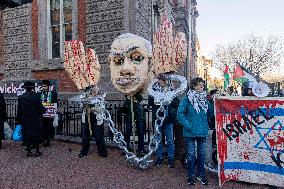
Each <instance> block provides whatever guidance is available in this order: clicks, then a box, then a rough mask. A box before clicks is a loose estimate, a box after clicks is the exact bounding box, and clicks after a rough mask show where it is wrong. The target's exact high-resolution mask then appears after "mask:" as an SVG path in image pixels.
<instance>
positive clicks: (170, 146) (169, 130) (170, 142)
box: [157, 123, 175, 160]
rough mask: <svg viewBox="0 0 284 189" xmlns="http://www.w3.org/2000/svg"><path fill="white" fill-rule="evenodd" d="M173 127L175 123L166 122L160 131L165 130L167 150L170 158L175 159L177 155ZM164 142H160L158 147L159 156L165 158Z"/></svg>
mask: <svg viewBox="0 0 284 189" xmlns="http://www.w3.org/2000/svg"><path fill="white" fill-rule="evenodd" d="M173 127H174V123H165V124H163V125H162V126H161V127H160V129H159V131H160V132H161V133H162V130H164V133H165V136H166V141H167V152H168V160H169V159H171V160H173V159H174V155H175V144H174V133H173ZM163 151H164V150H163V143H162V141H161V142H160V143H159V145H158V148H157V156H158V159H163Z"/></svg>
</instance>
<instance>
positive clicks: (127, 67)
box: [120, 58, 135, 76]
mask: <svg viewBox="0 0 284 189" xmlns="http://www.w3.org/2000/svg"><path fill="white" fill-rule="evenodd" d="M134 74H135V66H134V65H133V63H132V62H131V61H130V60H128V59H127V58H126V59H125V61H124V65H123V68H122V69H121V71H120V75H121V76H133V75H134Z"/></svg>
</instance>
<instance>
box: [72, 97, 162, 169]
mask: <svg viewBox="0 0 284 189" xmlns="http://www.w3.org/2000/svg"><path fill="white" fill-rule="evenodd" d="M70 101H73V102H79V103H80V105H81V106H82V107H86V106H91V109H92V110H93V112H94V113H95V114H96V115H97V116H98V117H101V118H102V119H103V120H105V121H106V122H107V123H108V128H109V129H110V131H111V132H112V133H113V136H114V137H113V141H114V142H115V143H116V144H117V145H118V147H119V148H120V149H121V150H122V151H123V152H124V153H125V156H126V160H127V162H128V163H129V164H130V165H132V166H134V167H136V168H138V169H147V168H148V167H149V165H150V164H151V162H152V160H150V157H151V156H152V154H153V153H154V152H155V151H156V150H157V148H158V145H159V143H160V139H161V133H160V132H159V128H160V127H161V126H162V124H163V122H164V119H165V116H166V114H165V112H166V110H165V107H164V104H163V101H161V103H160V107H159V109H158V111H157V113H156V120H155V131H154V135H153V137H152V138H151V140H150V143H149V146H148V153H147V154H146V155H145V156H144V157H140V158H139V157H137V156H136V155H135V154H134V153H132V152H130V151H129V150H128V149H127V144H126V142H125V140H124V137H123V134H122V133H121V132H119V131H118V130H117V129H116V128H115V125H114V123H113V121H112V118H111V114H110V112H109V111H108V110H107V109H106V108H105V107H106V106H105V104H106V102H105V100H104V96H95V97H91V96H89V95H88V92H85V93H84V94H82V95H78V96H75V97H73V98H71V99H70ZM84 112H85V111H84ZM84 112H83V116H82V117H85V116H84V114H85V113H84Z"/></svg>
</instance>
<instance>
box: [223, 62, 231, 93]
mask: <svg viewBox="0 0 284 189" xmlns="http://www.w3.org/2000/svg"><path fill="white" fill-rule="evenodd" d="M229 84H230V75H229V67H228V66H227V65H226V68H225V70H224V89H226V88H227V87H228V86H229Z"/></svg>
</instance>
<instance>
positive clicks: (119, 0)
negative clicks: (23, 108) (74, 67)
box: [0, 0, 196, 96]
mask: <svg viewBox="0 0 284 189" xmlns="http://www.w3.org/2000/svg"><path fill="white" fill-rule="evenodd" d="M195 6H196V3H195V0H33V1H32V3H26V4H22V5H21V6H17V7H14V8H6V7H4V8H3V7H2V9H3V10H0V80H2V81H11V80H13V81H14V80H27V79H36V80H41V79H56V80H58V83H59V92H63V93H73V92H77V89H76V86H75V85H74V83H73V82H72V81H71V80H70V78H69V77H68V76H67V74H66V73H65V71H64V70H63V58H62V57H63V45H64V41H65V40H73V39H76V40H81V41H82V42H83V43H84V44H85V45H86V47H91V48H94V49H95V50H96V52H97V54H98V56H99V60H100V63H101V65H102V74H101V80H100V82H99V86H100V88H101V89H102V91H115V90H113V87H112V84H111V82H110V71H109V66H108V63H107V56H108V54H109V50H110V45H111V42H112V41H113V40H114V38H115V37H117V36H118V35H120V34H122V33H126V32H130V33H134V34H137V35H140V36H142V37H145V38H146V39H148V40H152V33H153V32H154V31H155V29H156V28H157V26H158V25H159V23H160V20H161V18H162V16H165V15H166V16H167V17H168V18H170V20H171V21H172V22H173V24H174V26H175V28H176V30H177V31H183V32H185V33H186V36H187V39H188V40H189V51H188V54H189V56H188V57H189V58H188V61H187V63H186V66H185V67H184V68H183V73H184V74H185V75H186V76H188V77H190V74H189V73H191V72H192V71H193V69H192V67H194V63H193V61H194V57H193V56H194V50H195V49H194V48H192V44H193V43H194V38H195V35H196V34H195V33H194V32H195V29H194V28H192V27H195V22H193V20H195V19H196V16H192V15H194V14H196V12H195V13H192V11H193V12H194V11H196V7H195ZM113 94H114V96H115V92H113Z"/></svg>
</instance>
